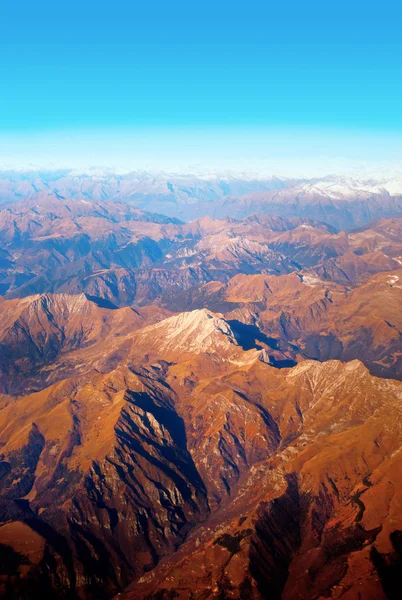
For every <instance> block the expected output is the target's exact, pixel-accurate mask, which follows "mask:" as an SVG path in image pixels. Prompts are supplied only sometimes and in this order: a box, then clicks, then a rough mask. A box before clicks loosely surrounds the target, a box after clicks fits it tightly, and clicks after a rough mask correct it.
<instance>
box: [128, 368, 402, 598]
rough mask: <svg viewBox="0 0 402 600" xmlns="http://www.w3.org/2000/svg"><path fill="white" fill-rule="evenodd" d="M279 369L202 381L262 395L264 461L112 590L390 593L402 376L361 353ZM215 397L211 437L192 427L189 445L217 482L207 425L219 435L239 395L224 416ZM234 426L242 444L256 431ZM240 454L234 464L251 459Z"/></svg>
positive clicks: (397, 524) (396, 533)
mask: <svg viewBox="0 0 402 600" xmlns="http://www.w3.org/2000/svg"><path fill="white" fill-rule="evenodd" d="M285 373H286V374H285ZM275 374H278V376H277V377H274V376H273V374H272V370H271V369H270V367H266V366H264V365H262V364H261V363H256V364H255V365H253V366H252V367H249V368H248V369H247V373H245V372H244V371H242V372H236V373H233V374H232V375H230V376H229V377H226V378H225V380H224V384H223V382H222V381H221V382H219V383H217V382H214V383H211V384H210V386H213V387H215V397H216V396H218V392H220V393H221V394H222V393H223V394H224V395H225V394H226V397H227V394H228V392H227V390H224V388H223V385H224V387H225V388H226V386H229V388H231V389H232V390H233V391H231V394H234V396H235V397H236V396H237V398H239V399H240V398H242V397H244V398H247V401H248V402H249V403H251V405H253V404H254V406H256V404H257V402H258V406H260V407H264V409H265V410H266V411H267V414H269V415H270V416H271V417H272V418H273V419H274V422H275V423H276V424H277V427H278V429H277V430H276V434H277V436H278V437H277V438H276V439H275V438H274V439H272V438H271V440H272V441H271V444H269V442H268V440H263V439H260V441H261V443H262V444H263V446H264V448H265V453H266V456H267V458H266V459H265V460H264V459H260V460H259V461H257V463H255V464H254V466H251V464H250V463H251V461H250V463H249V466H248V468H246V470H240V476H239V477H238V480H237V482H236V483H235V485H234V487H233V489H232V491H231V499H230V500H229V501H228V502H227V503H222V504H221V506H220V508H219V509H218V510H217V512H216V513H213V514H212V515H211V517H210V518H209V519H208V521H207V522H206V523H205V524H202V525H200V526H199V527H197V528H196V529H195V530H194V531H193V532H192V533H191V534H190V536H189V538H188V539H187V540H186V542H185V543H184V544H183V545H182V546H181V547H180V549H179V550H178V551H177V553H176V554H175V555H173V556H172V557H169V558H166V559H164V560H163V561H162V562H161V564H160V565H159V566H158V567H156V569H155V570H154V571H152V572H151V573H149V574H146V575H144V576H143V577H142V578H141V579H140V580H139V582H138V583H135V584H133V585H132V586H130V587H129V588H128V590H127V591H126V593H125V594H123V595H120V596H119V598H120V597H123V598H125V599H126V598H127V600H129V599H131V600H134V599H135V600H141V599H145V598H147V599H149V600H151V599H154V598H158V599H163V600H164V599H170V598H183V599H184V598H186V599H187V598H191V599H192V600H195V599H198V598H203V599H207V598H208V599H210V598H211V599H212V598H222V597H224V598H238V599H244V598H249V599H254V598H258V599H265V598H283V599H285V600H294V599H295V598H299V599H304V600H311V599H313V598H317V599H318V598H324V597H329V596H331V597H335V598H342V599H346V598H347V599H352V598H353V599H357V598H372V599H374V598H376V599H378V600H380V599H385V598H396V597H397V593H398V589H400V588H398V587H397V586H396V584H397V582H398V577H400V575H398V573H397V572H396V569H397V568H398V567H397V566H396V565H397V564H398V560H400V558H399V557H400V555H399V554H398V553H399V552H400V530H401V525H402V520H401V513H400V510H399V503H400V502H401V499H402V497H401V493H402V492H401V489H400V486H399V483H398V481H399V478H398V476H397V473H398V471H399V469H400V468H401V466H402V465H401V458H400V457H401V452H400V451H401V435H402V430H401V425H400V411H401V390H400V384H396V382H395V383H394V382H383V381H382V380H378V379H373V378H371V377H370V376H369V375H368V373H367V371H366V370H365V368H364V367H363V366H362V365H361V363H359V362H358V361H355V362H352V363H347V364H346V365H342V364H341V363H337V362H329V363H326V364H324V365H320V364H318V363H314V362H306V363H302V364H300V365H299V366H297V367H295V368H294V369H292V370H290V371H288V372H285V371H280V372H278V371H276V373H275ZM272 377H273V379H272ZM234 389H235V390H236V391H235V392H234ZM257 390H259V392H257ZM197 392H198V390H197V388H196V389H195V390H194V392H193V396H194V398H195V397H197V395H198V393H197ZM211 392H212V390H210V394H211ZM210 394H209V397H210V400H209V402H210V403H212V402H214V400H213V398H214V395H210ZM201 402H202V400H201V401H200V403H201ZM204 403H205V400H204ZM220 406H221V402H219V403H218V404H217V403H216V400H215V406H214V410H213V414H214V421H212V422H210V413H208V411H206V408H204V410H203V415H205V416H204V418H203V420H201V421H200V422H201V423H203V422H204V419H205V427H208V435H206V436H205V435H204V436H203V437H201V436H199V434H198V435H197V434H193V435H194V436H195V438H196V440H195V441H194V442H193V443H194V444H195V448H197V449H196V450H193V452H192V453H193V455H194V456H197V455H198V456H201V457H202V458H201V460H200V459H198V460H199V462H200V464H201V469H202V472H203V473H204V474H205V475H204V477H206V478H208V475H206V473H209V477H211V479H213V481H216V480H217V477H216V473H215V472H213V471H212V469H211V467H212V466H214V467H215V468H216V456H217V455H218V457H219V452H218V448H219V445H217V446H215V448H214V446H213V439H214V438H213V436H211V428H212V430H213V428H214V426H215V427H216V434H215V435H216V437H217V438H218V435H219V432H221V433H220V435H221V436H222V435H228V433H229V432H231V433H232V435H234V434H235V431H236V430H235V429H234V427H235V423H236V421H235V417H234V416H232V415H233V413H235V412H236V401H235V400H232V402H231V409H230V410H228V408H226V407H225V405H223V406H222V411H221V413H220V411H219V407H220ZM225 408H226V410H225ZM195 410H196V413H197V415H200V410H199V408H198V410H197V405H196V408H195ZM225 413H226V423H227V426H225V425H224V422H225V419H223V420H222V416H223V414H225ZM221 415H222V416H221ZM229 423H230V425H229ZM198 427H199V425H198ZM229 427H230V428H229ZM226 431H227V432H228V433H224V432H226ZM202 432H203V429H201V433H202ZM242 435H243V436H244V437H243V439H246V440H247V442H248V444H250V441H251V440H253V439H256V438H257V439H259V436H260V435H261V434H259V433H258V426H256V423H255V422H253V421H251V422H250V424H249V425H248V428H247V427H246V428H245V429H243V430H242ZM199 437H201V440H199ZM221 439H222V438H221ZM238 439H239V445H240V446H241V441H240V440H241V439H242V438H238ZM202 440H203V441H202ZM267 442H268V443H267ZM272 442H273V443H272ZM275 442H276V444H278V442H279V445H276V447H275ZM190 443H191V442H190ZM206 444H207V445H208V449H207V450H206V448H205V445H206ZM272 447H273V448H274V451H273V452H272ZM271 452H272V454H271ZM270 454H271V456H269V455H270ZM237 456H238V458H237V464H239V462H241V461H242V460H243V461H244V462H246V461H247V460H249V457H248V456H244V455H243V456H241V454H240V452H238V454H237ZM204 457H205V458H204ZM205 462H206V464H205V466H204V464H203V463H205ZM196 464H197V460H196ZM218 464H219V463H218ZM197 466H198V464H197ZM211 471H212V473H211ZM399 585H400V584H399Z"/></svg>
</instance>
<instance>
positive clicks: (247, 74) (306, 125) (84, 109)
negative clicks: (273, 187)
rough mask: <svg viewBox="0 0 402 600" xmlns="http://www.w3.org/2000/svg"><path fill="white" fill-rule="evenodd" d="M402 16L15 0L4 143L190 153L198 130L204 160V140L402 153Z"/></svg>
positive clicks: (1, 46) (6, 65)
mask: <svg viewBox="0 0 402 600" xmlns="http://www.w3.org/2000/svg"><path fill="white" fill-rule="evenodd" d="M401 17H402V7H401V3H399V2H390V1H388V0H385V1H383V2H370V1H366V2H362V1H360V0H358V1H352V0H349V2H345V1H344V0H340V1H338V2H323V1H321V2H317V1H315V0H314V1H310V0H306V1H303V2H302V1H298V2H295V1H282V2H280V3H279V2H269V1H268V2H257V1H255V0H249V1H248V2H227V1H226V0H223V1H222V0H221V1H219V0H215V2H212V1H210V0H206V1H204V2H198V1H193V2H182V1H178V0H173V1H171V2H169V1H167V0H165V1H164V2H160V1H152V0H149V1H148V2H146V3H145V2H137V1H135V0H134V1H130V2H128V1H122V0H115V1H114V2H105V1H102V0H98V1H97V2H94V1H92V0H80V1H77V0H70V1H69V2H67V1H64V0H60V1H59V2H54V1H53V2H49V1H43V0H37V1H36V2H32V1H31V0H30V1H27V0H2V2H1V7H0V27H1V32H0V71H1V72H0V81H1V88H2V89H1V94H0V142H1V145H2V147H1V148H0V155H1V156H4V155H5V154H7V151H8V149H9V152H10V155H14V154H13V153H16V154H18V153H19V154H20V155H21V156H22V155H24V156H29V155H30V153H34V148H35V145H36V146H37V147H38V148H39V150H40V152H42V153H43V154H45V153H46V145H47V146H48V147H49V148H50V147H52V156H56V155H58V154H59V155H60V156H61V155H63V156H67V154H68V153H74V144H78V143H80V142H81V143H82V140H83V139H85V143H84V145H83V146H82V148H83V149H85V152H87V153H88V154H91V153H92V154H93V160H96V158H99V159H100V157H101V154H102V157H103V158H104V159H105V160H108V157H107V148H108V145H111V146H113V154H114V155H116V152H117V153H118V152H119V151H121V153H122V155H123V154H127V153H128V152H129V149H127V146H130V148H132V146H134V145H135V146H136V153H137V155H138V154H139V153H141V144H143V145H144V144H145V145H144V151H145V146H146V148H147V149H146V152H149V153H150V155H152V147H151V146H152V144H153V145H154V147H155V148H157V149H158V150H157V152H159V153H163V152H164V151H165V147H169V148H172V149H173V152H174V153H177V154H179V153H180V144H183V139H184V138H186V136H187V138H189V139H190V138H191V139H193V140H195V143H194V146H195V148H193V154H194V160H196V159H198V158H200V157H201V154H202V153H201V154H200V152H199V150H200V149H199V147H198V155H197V139H198V140H199V143H198V146H200V145H205V144H214V140H217V139H218V140H219V141H220V144H219V153H221V154H222V155H223V154H224V153H225V150H226V149H227V150H228V151H229V150H230V151H233V148H232V145H233V140H234V139H236V144H238V145H241V143H242V140H243V141H244V143H245V144H249V146H247V152H245V153H246V154H249V153H250V152H253V148H254V149H255V148H257V147H258V150H255V153H256V154H259V155H260V154H261V153H262V152H264V151H265V152H266V154H267V156H268V155H269V153H273V152H274V149H273V144H274V142H275V143H276V144H278V143H279V146H280V142H281V139H282V146H283V149H282V150H281V152H283V153H286V147H287V148H288V149H289V152H292V140H293V141H294V139H295V136H296V138H297V139H298V140H299V142H298V143H299V144H300V139H302V143H301V144H300V145H301V146H303V144H304V143H309V142H308V141H310V142H311V143H310V146H312V149H311V151H312V152H313V150H314V152H316V153H319V154H320V153H322V152H323V151H327V152H328V153H329V154H331V152H332V153H335V154H336V155H337V156H338V155H339V152H340V151H341V150H342V145H343V144H344V145H346V144H347V140H351V139H352V140H355V142H354V144H353V153H354V154H355V155H356V158H364V157H365V156H366V155H367V152H368V149H367V143H368V141H369V140H372V146H377V149H375V148H371V149H370V151H369V154H370V155H371V154H373V153H374V154H376V155H378V158H379V159H380V158H382V157H383V155H384V154H387V155H390V157H391V158H392V157H394V158H400V157H402V145H401V143H400V138H401V137H402V111H401V98H402V42H401V38H402V36H401V29H400V28H401ZM205 131H208V132H209V137H208V136H205ZM250 131H251V132H255V131H257V132H258V136H257V137H258V140H259V141H258V143H257V144H256V143H255V138H253V135H251V136H250ZM281 132H283V136H282V138H281ZM183 136H184V137H183ZM242 136H243V137H242ZM264 136H265V137H264ZM319 138H321V141H320V143H319V144H318V145H317V142H316V141H314V140H317V139H319ZM251 139H253V140H254V142H251V141H250V140H251ZM264 139H265V141H266V144H265V145H266V149H265V150H264ZM62 140H64V142H63V143H62ZM100 140H101V142H100ZM119 140H120V141H121V150H119ZM130 140H131V142H130ZM163 140H165V141H163ZM222 140H226V148H225V143H223V142H222ZM247 140H248V141H247ZM283 140H284V141H283ZM356 140H360V145H359V143H356ZM109 142H110V143H109ZM151 142H152V144H151ZM387 142H389V144H388V143H387ZM186 143H187V142H186ZM286 144H287V146H286ZM296 146H298V145H297V144H296ZM314 148H315V149H314ZM187 151H188V143H187ZM203 152H204V153H205V152H206V150H205V148H203ZM219 153H218V154H219ZM348 153H349V154H350V148H349V150H348V149H347V148H345V156H346V155H348ZM111 154H112V152H111ZM134 154H135V152H134V151H133V155H134ZM240 154H241V153H240ZM240 154H239V156H240ZM384 158H385V156H384ZM386 158H388V156H387V157H386ZM217 159H219V155H218V156H217Z"/></svg>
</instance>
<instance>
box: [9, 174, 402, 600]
mask: <svg viewBox="0 0 402 600" xmlns="http://www.w3.org/2000/svg"><path fill="white" fill-rule="evenodd" d="M0 189H1V192H0V196H1V201H2V205H1V208H0V239H1V241H2V245H1V251H0V294H1V299H0V359H1V360H0V556H1V561H0V564H1V568H0V596H1V597H4V598H7V599H10V600H17V599H20V598H24V599H27V600H30V599H32V600H33V599H34V598H37V597H38V594H39V596H40V597H41V598H48V599H49V600H50V599H53V598H62V599H67V598H68V599H74V600H78V599H90V600H95V599H96V600H98V599H102V598H104V599H105V600H106V599H108V598H112V597H114V596H115V595H116V594H121V595H119V596H118V597H119V598H124V599H127V600H172V599H173V598H178V599H181V600H187V599H191V600H201V599H203V600H205V599H211V600H212V599H216V600H218V599H219V600H223V599H224V600H229V599H238V600H264V599H268V598H270V599H271V598H273V599H278V600H279V599H280V598H283V599H284V600H296V599H299V600H313V599H314V600H322V599H323V598H328V597H332V598H337V599H342V600H358V599H359V598H360V599H364V600H366V599H367V600H383V599H384V600H385V599H387V598H390V599H391V600H394V599H396V598H399V592H400V589H401V587H400V585H401V575H400V573H401V557H402V542H401V540H402V513H401V510H400V506H401V503H402V496H401V495H402V486H401V479H400V472H401V468H402V464H401V456H402V453H401V449H402V418H401V416H402V415H401V407H402V310H401V306H402V191H401V192H400V191H399V188H398V182H397V181H392V182H388V183H387V182H384V181H382V182H378V181H377V182H375V181H370V182H369V181H365V182H363V183H362V182H360V183H357V182H353V183H352V182H350V181H348V182H346V183H345V181H343V182H341V181H340V180H339V178H338V179H336V178H323V179H321V180H314V181H301V180H296V179H294V180H290V179H289V180H287V179H283V178H267V179H261V178H255V179H252V180H251V179H250V180H247V179H242V178H228V177H226V178H224V177H222V178H219V177H214V178H211V177H210V178H206V177H190V176H188V175H186V176H180V177H170V176H169V177H168V176H165V175H159V176H155V175H151V174H147V173H130V174H127V175H124V176H122V175H118V176H117V175H115V174H113V173H108V174H104V173H103V174H98V175H94V174H92V175H90V176H89V175H85V176H84V175H82V174H81V175H80V174H74V173H71V172H67V171H66V172H52V173H23V172H20V173H16V172H13V173H11V172H10V173H5V172H4V173H3V174H2V176H1V178H0ZM227 215H230V216H229V217H228V216H227Z"/></svg>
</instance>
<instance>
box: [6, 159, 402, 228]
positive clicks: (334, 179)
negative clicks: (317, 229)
mask: <svg viewBox="0 0 402 600" xmlns="http://www.w3.org/2000/svg"><path fill="white" fill-rule="evenodd" d="M49 191H51V192H52V193H55V194H56V195H57V196H60V197H61V198H65V199H81V200H85V199H90V200H122V201H125V202H129V203H132V204H135V206H137V207H138V208H141V209H144V210H149V211H154V212H158V213H163V214H165V215H168V216H173V217H178V218H180V219H183V220H185V221H187V220H192V219H195V218H198V217H202V216H211V217H214V218H222V217H226V216H231V217H234V218H244V217H245V216H248V215H249V214H252V213H267V214H277V215H280V216H282V217H286V216H300V217H305V218H311V219H316V220H321V221H327V222H329V221H330V222H331V224H332V225H333V226H334V227H336V228H338V229H352V228H353V227H359V226H361V225H365V224H366V223H368V222H370V221H374V220H376V219H379V218H380V217H393V216H398V215H400V214H401V206H402V205H401V197H402V174H400V173H398V172H390V175H388V176H384V175H381V176H377V175H371V174H361V175H357V174H354V175H346V174H345V175H328V176H320V177H314V178H311V177H310V178H307V177H290V178H289V177H284V176H279V177H278V176H275V175H269V176H267V175H265V174H264V172H261V173H255V174H253V173H251V174H244V175H238V174H236V175H234V174H219V172H218V173H216V172H210V173H208V172H205V173H204V172H202V171H200V172H199V173H196V174H192V173H191V172H184V173H178V174H172V175H169V174H166V173H163V172H146V171H132V172H124V173H118V172H116V171H113V170H111V169H102V168H99V169H96V168H93V169H87V170H86V171H84V172H80V171H77V170H72V169H59V170H50V171H49V170H44V171H23V170H21V171H12V170H10V171H6V170H3V171H2V172H1V174H0V201H1V202H3V203H9V202H10V201H11V202H13V201H15V200H16V199H21V198H25V197H29V196H31V195H35V194H41V193H43V192H49Z"/></svg>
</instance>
